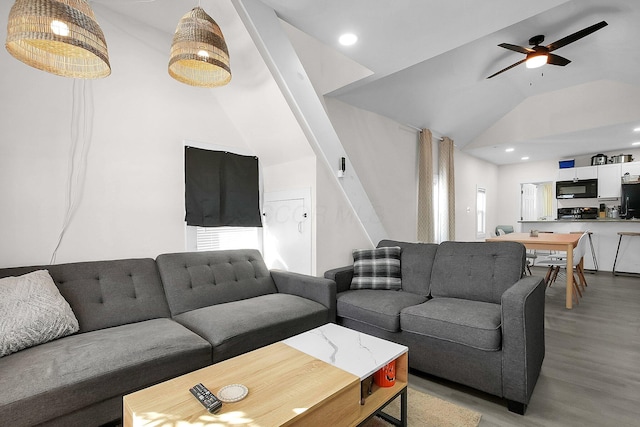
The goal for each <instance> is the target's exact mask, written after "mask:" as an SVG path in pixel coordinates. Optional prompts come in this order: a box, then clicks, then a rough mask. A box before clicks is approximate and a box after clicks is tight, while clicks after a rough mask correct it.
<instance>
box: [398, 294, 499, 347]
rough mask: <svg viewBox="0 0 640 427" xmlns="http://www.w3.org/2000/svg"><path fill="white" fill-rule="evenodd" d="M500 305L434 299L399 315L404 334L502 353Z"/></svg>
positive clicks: (409, 308)
mask: <svg viewBox="0 0 640 427" xmlns="http://www.w3.org/2000/svg"><path fill="white" fill-rule="evenodd" d="M500 316H501V310H500V305H499V304H493V303H487V302H480V301H470V300H464V299H457V298H433V299H431V300H429V301H427V302H425V303H424V304H420V305H417V306H413V307H408V308H406V309H404V310H403V311H402V313H401V314H400V324H401V327H402V330H403V331H406V332H411V333H414V334H418V335H426V336H429V337H432V338H438V339H441V340H445V341H450V342H454V343H458V344H463V345H467V346H469V347H473V348H477V349H480V350H489V351H495V350H500V348H501V345H502V330H501V317H500Z"/></svg>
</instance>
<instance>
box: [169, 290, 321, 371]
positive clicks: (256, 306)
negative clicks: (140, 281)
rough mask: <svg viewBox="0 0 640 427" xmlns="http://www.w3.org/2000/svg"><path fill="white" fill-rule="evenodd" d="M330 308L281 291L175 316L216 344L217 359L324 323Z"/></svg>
mask: <svg viewBox="0 0 640 427" xmlns="http://www.w3.org/2000/svg"><path fill="white" fill-rule="evenodd" d="M328 311H329V309H328V308H327V307H325V306H324V305H322V304H320V303H317V302H315V301H311V300H309V299H306V298H302V297H299V296H296V295H289V294H279V293H278V294H269V295H262V296H258V297H254V298H249V299H245V300H240V301H233V302H229V303H225V304H216V305H212V306H209V307H203V308H199V309H197V310H192V311H187V312H185V313H182V314H179V315H177V316H175V317H174V319H175V320H176V321H178V322H180V323H182V324H183V325H185V326H186V327H187V328H189V329H191V330H192V331H194V332H195V333H197V334H198V335H200V336H202V337H203V338H205V339H206V340H207V341H209V342H210V343H211V344H212V345H213V361H214V363H216V362H220V361H222V360H225V359H229V358H231V357H234V356H237V355H239V354H243V353H246V352H247V351H251V350H255V349H257V348H259V347H262V346H265V345H268V344H272V343H274V342H277V341H281V340H283V339H285V338H289V337H290V336H293V335H296V334H299V333H301V332H304V331H307V330H309V329H313V328H315V327H317V326H321V325H324V324H325V323H327V317H328V315H327V313H328Z"/></svg>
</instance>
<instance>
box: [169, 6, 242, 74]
mask: <svg viewBox="0 0 640 427" xmlns="http://www.w3.org/2000/svg"><path fill="white" fill-rule="evenodd" d="M169 75H171V77H173V78H174V79H176V80H178V81H179V82H182V83H186V84H188V85H191V86H199V87H217V86H224V85H226V84H227V83H229V81H231V68H230V66H229V51H228V50H227V44H226V43H225V41H224V36H223V35H222V31H221V30H220V27H219V26H218V24H216V21H214V20H213V19H212V18H211V17H210V16H209V15H207V13H206V12H205V11H204V10H203V9H202V8H201V7H199V6H198V7H196V8H194V9H193V10H192V11H191V12H189V13H187V14H186V15H184V16H183V17H182V19H180V22H178V27H177V28H176V33H175V35H174V36H173V43H172V44H171V57H170V59H169Z"/></svg>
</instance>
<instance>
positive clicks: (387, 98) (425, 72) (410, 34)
mask: <svg viewBox="0 0 640 427" xmlns="http://www.w3.org/2000/svg"><path fill="white" fill-rule="evenodd" d="M261 1H263V2H264V3H265V4H267V5H268V6H270V7H272V8H273V9H274V10H275V11H276V13H277V14H278V16H279V17H280V18H281V19H282V20H283V21H284V22H286V23H288V24H290V26H292V27H294V28H295V29H296V30H295V31H299V32H300V33H301V34H304V35H305V37H306V38H307V40H306V41H305V40H304V37H298V38H297V40H295V43H298V45H299V44H300V43H308V42H309V40H313V42H314V43H315V44H316V46H317V45H318V44H320V45H322V46H323V48H324V49H326V50H327V51H333V52H334V53H335V54H336V55H335V58H340V57H343V58H347V59H348V60H349V61H350V62H351V63H352V64H356V68H357V67H360V68H361V69H362V70H363V72H362V73H360V74H359V75H358V78H357V79H354V78H352V77H351V76H352V75H354V74H349V77H348V78H345V74H346V73H347V71H348V67H347V66H346V65H345V64H346V62H344V61H342V62H340V61H339V60H337V62H336V63H335V64H326V66H325V67H324V68H325V69H326V70H330V71H329V72H328V73H329V74H334V76H332V77H335V78H333V79H332V80H333V81H332V83H330V84H327V85H326V86H325V88H324V89H325V90H326V91H327V93H326V94H325V95H326V96H331V97H335V98H337V99H339V100H341V101H343V102H346V103H349V104H351V105H354V106H356V107H359V108H363V109H366V110H369V111H372V112H375V113H378V114H381V115H384V116H387V117H390V118H392V119H394V120H397V121H398V122H400V123H403V124H407V125H410V126H413V127H416V128H423V127H426V128H430V129H432V130H433V131H434V132H435V133H437V134H440V135H447V136H450V137H451V138H453V139H454V141H455V143H456V145H457V146H458V147H459V148H460V149H462V150H464V151H467V152H468V153H470V154H472V155H474V156H477V157H480V158H483V159H486V160H488V161H491V162H494V163H496V164H507V163H515V162H518V161H520V159H521V157H522V156H528V157H529V159H530V161H535V160H548V159H555V158H562V157H568V156H578V155H588V154H595V153H598V152H610V151H615V150H620V152H623V151H624V150H628V149H630V148H631V143H632V142H633V141H637V140H640V133H638V132H635V133H634V132H633V129H634V128H638V127H640V72H639V71H638V70H640V54H638V47H637V41H638V40H640V25H637V23H638V22H640V2H638V1H630V0H610V1H607V2H602V1H598V0H571V1H567V0H539V1H535V2H531V1H524V0H486V1H482V2H478V1H474V0H451V1H446V2H444V1H438V0H393V1H392V0H261ZM95 3H99V4H100V5H101V6H102V7H108V8H110V9H113V10H115V11H117V12H118V13H121V14H123V15H125V16H130V17H132V18H133V19H137V20H141V21H144V22H145V23H147V24H149V25H152V26H154V27H156V28H159V29H161V30H163V31H167V32H168V33H173V31H174V30H175V25H176V23H177V20H178V19H179V17H180V16H182V15H183V14H184V13H185V12H186V11H188V10H189V9H190V8H191V7H193V6H195V4H194V3H195V2H193V1H175V0H152V1H140V0H112V1H104V0H94V4H95ZM201 3H202V7H203V8H205V10H207V11H208V12H209V13H210V14H211V15H212V16H213V17H214V18H215V19H216V20H217V21H218V23H219V24H220V25H221V27H222V29H223V31H224V29H225V22H229V21H231V20H237V19H238V18H237V16H230V15H228V13H225V11H227V12H228V8H222V9H221V8H219V7H218V5H217V2H216V1H213V0H201ZM216 13H222V16H221V15H216ZM603 20H605V21H607V22H608V24H609V25H608V26H607V27H605V28H603V29H601V30H600V31H597V32H596V33H593V34H591V35H589V36H587V37H585V38H583V39H581V40H579V41H577V42H575V43H572V44H570V45H568V46H565V47H563V48H561V49H559V50H557V51H556V52H555V53H557V54H559V55H561V56H564V57H566V58H568V59H570V60H571V61H572V62H571V63H570V64H569V65H567V66H565V67H558V66H551V65H546V66H544V67H542V68H539V69H535V70H530V69H527V68H525V66H524V65H520V66H518V67H515V68H513V69H511V70H509V71H507V72H505V73H503V74H500V75H499V76H496V77H494V78H492V79H486V77H487V76H489V75H491V74H493V73H494V72H496V71H498V70H500V69H502V68H504V67H506V66H508V65H510V64H512V63H514V62H516V61H519V60H520V59H522V57H523V55H522V54H520V53H516V52H512V51H509V50H506V49H502V48H500V47H498V46H497V45H498V44H500V43H511V44H516V45H522V46H527V45H528V40H529V38H530V37H532V36H534V35H537V34H543V35H544V36H545V38H546V40H545V44H547V43H550V42H552V41H555V40H558V39H560V38H562V37H565V36H567V35H568V34H571V33H573V32H575V31H578V30H580V29H582V28H585V27H587V26H590V25H592V24H595V23H597V22H599V21H603ZM347 31H348V32H353V33H356V34H357V35H358V37H359V41H358V43H357V44H356V45H354V46H350V47H343V46H340V45H339V44H338V42H337V39H338V36H339V35H340V34H341V33H343V32H347ZM227 37H228V35H227ZM230 42H231V45H230V49H231V48H232V47H233V41H230ZM295 43H294V44H295ZM298 47H300V46H298ZM329 57H330V55H324V56H323V58H329ZM232 61H233V58H232ZM303 63H304V60H303ZM357 74H358V73H355V75H357ZM336 82H338V83H336ZM508 147H510V148H514V151H513V152H510V153H507V152H505V148H508Z"/></svg>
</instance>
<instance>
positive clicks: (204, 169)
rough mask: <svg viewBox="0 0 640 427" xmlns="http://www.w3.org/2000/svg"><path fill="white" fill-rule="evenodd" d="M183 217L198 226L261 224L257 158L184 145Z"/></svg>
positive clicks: (188, 222)
mask: <svg viewBox="0 0 640 427" xmlns="http://www.w3.org/2000/svg"><path fill="white" fill-rule="evenodd" d="M184 157H185V210H186V216H185V220H186V222H187V225H192V226H200V227H224V226H233V227H261V226H262V221H261V216H260V202H259V200H260V195H259V184H258V179H259V178H258V159H257V158H256V157H254V156H241V155H239V154H233V153H227V152H223V151H212V150H203V149H201V148H195V147H185V156H184Z"/></svg>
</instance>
